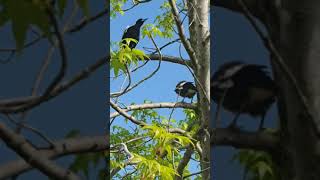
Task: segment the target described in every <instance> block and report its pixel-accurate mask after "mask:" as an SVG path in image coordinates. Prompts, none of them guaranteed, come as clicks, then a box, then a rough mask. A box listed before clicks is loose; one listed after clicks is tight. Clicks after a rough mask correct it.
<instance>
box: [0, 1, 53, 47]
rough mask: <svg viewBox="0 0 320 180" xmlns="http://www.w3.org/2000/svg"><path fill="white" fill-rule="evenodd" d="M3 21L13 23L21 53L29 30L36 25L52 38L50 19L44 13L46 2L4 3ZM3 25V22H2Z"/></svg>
mask: <svg viewBox="0 0 320 180" xmlns="http://www.w3.org/2000/svg"><path fill="white" fill-rule="evenodd" d="M3 2H4V3H3V9H4V10H3V11H4V12H5V13H7V17H6V16H5V15H3V17H2V19H4V20H5V21H6V18H9V19H10V20H11V21H12V31H13V34H14V37H15V41H16V46H17V49H18V51H20V50H21V49H22V47H23V45H24V41H25V39H26V35H27V30H28V28H29V26H30V25H36V27H38V28H39V29H40V30H41V31H42V32H43V33H44V34H45V35H46V36H48V37H49V38H50V33H49V32H50V31H49V28H50V24H49V19H48V16H47V14H46V12H45V11H44V7H45V6H46V4H45V3H46V1H20V0H10V1H3ZM2 23H3V22H2Z"/></svg>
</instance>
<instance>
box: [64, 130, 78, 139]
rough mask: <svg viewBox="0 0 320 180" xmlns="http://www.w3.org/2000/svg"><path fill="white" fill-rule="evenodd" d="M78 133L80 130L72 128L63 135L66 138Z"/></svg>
mask: <svg viewBox="0 0 320 180" xmlns="http://www.w3.org/2000/svg"><path fill="white" fill-rule="evenodd" d="M79 135H80V130H78V129H73V130H71V131H70V132H68V134H67V135H65V137H66V138H73V137H76V136H79Z"/></svg>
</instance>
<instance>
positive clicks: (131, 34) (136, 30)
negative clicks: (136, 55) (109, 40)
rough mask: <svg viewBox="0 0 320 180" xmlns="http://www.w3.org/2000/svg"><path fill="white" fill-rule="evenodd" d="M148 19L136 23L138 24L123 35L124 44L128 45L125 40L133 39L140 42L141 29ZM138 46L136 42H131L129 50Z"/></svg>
mask: <svg viewBox="0 0 320 180" xmlns="http://www.w3.org/2000/svg"><path fill="white" fill-rule="evenodd" d="M146 20H147V19H141V18H140V19H138V20H137V21H136V24H135V25H133V26H130V27H128V28H127V29H126V30H125V31H124V33H123V35H122V44H126V41H125V40H124V39H125V38H132V39H135V40H137V41H139V38H140V28H141V26H142V24H143V23H144V22H145V21H146ZM136 45H137V43H136V42H133V41H130V43H129V48H130V49H133V48H135V47H136Z"/></svg>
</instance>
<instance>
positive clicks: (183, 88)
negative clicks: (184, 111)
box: [174, 81, 197, 102]
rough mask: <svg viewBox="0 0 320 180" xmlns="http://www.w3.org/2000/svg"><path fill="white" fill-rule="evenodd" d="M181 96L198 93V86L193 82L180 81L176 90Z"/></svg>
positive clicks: (191, 96)
mask: <svg viewBox="0 0 320 180" xmlns="http://www.w3.org/2000/svg"><path fill="white" fill-rule="evenodd" d="M174 91H175V92H176V93H177V94H178V95H179V96H181V97H183V100H184V98H186V97H187V98H191V102H192V99H193V96H194V95H195V94H196V93H197V88H196V87H195V86H194V85H193V84H192V82H187V81H180V82H179V83H178V84H177V85H176V88H175V90H174Z"/></svg>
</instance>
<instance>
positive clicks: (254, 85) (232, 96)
mask: <svg viewBox="0 0 320 180" xmlns="http://www.w3.org/2000/svg"><path fill="white" fill-rule="evenodd" d="M265 69H266V66H263V65H256V64H244V63H242V62H239V61H233V62H229V63H226V64H224V65H222V66H221V67H220V68H218V71H217V72H216V73H214V75H213V76H212V77H211V85H210V86H211V88H210V94H211V98H212V100H213V101H215V102H216V103H218V104H221V105H222V107H224V108H225V109H226V110H228V111H231V112H233V113H235V114H236V115H235V117H234V119H233V121H232V123H231V124H230V127H236V121H237V118H238V116H239V115H240V114H249V115H251V116H254V117H257V116H260V117H261V121H260V125H259V130H261V129H263V123H264V117H265V115H266V112H267V111H268V109H269V108H270V106H271V105H272V104H273V103H274V102H275V98H276V94H277V88H276V84H275V83H274V81H273V80H272V79H271V77H270V76H269V75H268V73H267V72H266V70H265Z"/></svg>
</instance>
